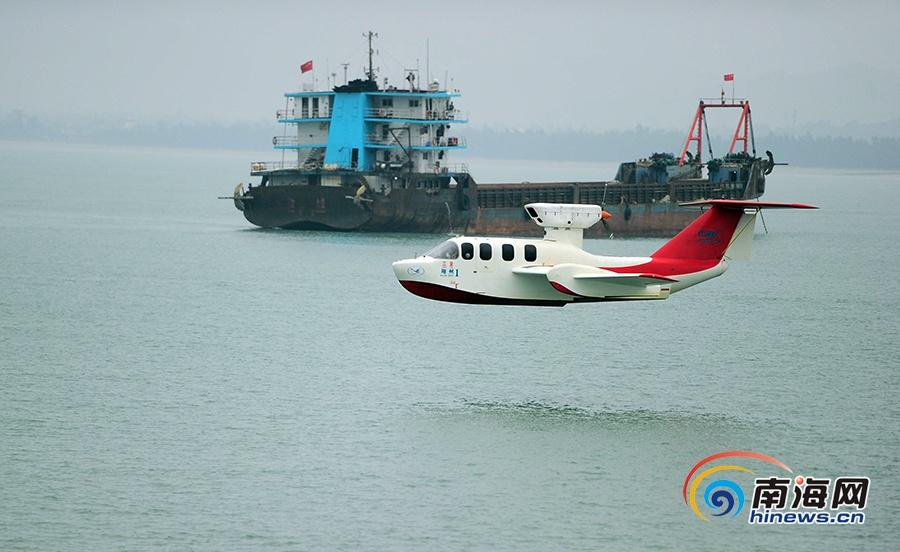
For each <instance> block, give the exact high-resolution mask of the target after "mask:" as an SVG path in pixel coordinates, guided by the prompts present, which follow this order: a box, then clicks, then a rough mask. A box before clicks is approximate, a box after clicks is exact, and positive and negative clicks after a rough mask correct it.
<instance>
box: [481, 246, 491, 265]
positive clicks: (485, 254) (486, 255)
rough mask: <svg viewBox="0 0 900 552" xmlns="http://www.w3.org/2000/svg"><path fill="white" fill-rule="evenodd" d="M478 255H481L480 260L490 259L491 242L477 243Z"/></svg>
mask: <svg viewBox="0 0 900 552" xmlns="http://www.w3.org/2000/svg"><path fill="white" fill-rule="evenodd" d="M478 256H479V257H481V260H482V261H490V260H491V244H489V243H482V244H479V245H478Z"/></svg>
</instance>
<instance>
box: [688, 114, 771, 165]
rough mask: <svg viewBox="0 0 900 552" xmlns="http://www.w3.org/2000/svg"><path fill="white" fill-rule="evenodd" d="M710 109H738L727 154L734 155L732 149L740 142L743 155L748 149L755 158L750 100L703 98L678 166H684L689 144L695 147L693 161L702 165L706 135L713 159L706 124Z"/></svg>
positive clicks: (711, 155) (689, 147)
mask: <svg viewBox="0 0 900 552" xmlns="http://www.w3.org/2000/svg"><path fill="white" fill-rule="evenodd" d="M712 108H724V109H740V110H741V116H740V118H739V119H738V124H737V127H736V128H735V129H734V135H733V136H732V138H731V145H730V146H729V147H728V153H730V154H731V153H734V148H735V146H736V145H737V143H738V142H741V145H742V146H741V147H742V151H743V153H748V149H749V150H751V151H752V153H753V157H756V140H755V138H754V136H753V119H752V117H751V115H750V100H747V99H737V100H734V99H732V100H726V99H724V98H722V99H721V100H716V99H715V98H705V99H701V100H700V104H699V105H698V106H697V112H696V113H695V114H694V121H693V122H692V123H691V130H690V132H689V133H688V137H687V140H686V141H685V142H684V148H682V150H681V158H680V159H679V161H678V164H679V165H681V166H684V163H685V161H686V160H687V161H688V162H690V159H688V155H689V154H690V151H689V150H690V149H691V142H695V143H696V145H697V150H696V153H695V154H694V160H695V161H696V162H697V163H701V164H702V163H703V134H704V132H705V133H706V142H707V147H708V149H709V156H710V158H712V157H713V153H712V143H711V141H710V139H709V127H708V126H707V124H706V110H707V109H712Z"/></svg>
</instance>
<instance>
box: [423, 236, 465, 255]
mask: <svg viewBox="0 0 900 552" xmlns="http://www.w3.org/2000/svg"><path fill="white" fill-rule="evenodd" d="M425 256H426V257H431V258H433V259H458V258H459V247H458V246H457V245H456V242H455V241H453V240H447V241H445V242H444V243H442V244H440V245H438V246H436V247H433V248H431V249H429V250H428V252H426V253H425Z"/></svg>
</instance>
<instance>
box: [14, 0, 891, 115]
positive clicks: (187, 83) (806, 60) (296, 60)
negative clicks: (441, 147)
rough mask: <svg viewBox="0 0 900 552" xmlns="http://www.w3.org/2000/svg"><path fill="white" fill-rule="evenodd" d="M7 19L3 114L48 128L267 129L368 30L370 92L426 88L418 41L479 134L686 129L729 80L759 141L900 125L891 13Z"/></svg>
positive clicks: (555, 10) (123, 11) (155, 9)
mask: <svg viewBox="0 0 900 552" xmlns="http://www.w3.org/2000/svg"><path fill="white" fill-rule="evenodd" d="M523 7H527V9H523ZM2 11H3V13H4V17H2V18H0V44H2V45H3V46H2V47H3V50H4V51H5V52H8V53H11V54H12V55H6V56H3V57H2V58H0V74H3V75H4V79H3V80H4V86H3V87H0V111H13V110H23V111H25V112H28V113H34V114H37V115H41V116H45V117H62V118H81V119H89V118H115V119H121V120H122V121H123V122H127V121H164V122H185V123H197V122H216V123H225V124H228V123H238V122H255V121H264V120H273V117H274V112H275V110H276V109H278V108H279V107H283V101H284V98H283V96H282V94H283V93H284V92H286V91H290V90H296V89H299V88H300V86H301V82H309V81H310V80H311V76H309V75H307V76H306V77H303V78H302V79H301V76H300V74H299V67H300V64H301V63H303V62H304V61H307V60H309V59H311V60H313V61H314V64H315V67H316V71H315V77H316V78H317V79H318V86H319V87H320V88H324V87H325V86H326V79H327V76H328V74H329V73H335V74H337V80H338V82H342V81H343V69H342V68H341V66H340V64H341V63H342V62H347V63H350V64H351V65H350V67H349V70H348V74H349V77H350V78H355V77H360V76H361V75H362V68H363V66H364V64H365V56H366V42H365V38H364V37H363V36H362V35H363V32H364V31H367V30H369V29H371V30H374V31H377V32H378V33H379V38H378V39H377V41H376V44H375V47H376V48H377V50H378V55H377V56H376V61H375V65H376V66H377V67H378V68H379V70H378V76H379V81H380V82H381V81H382V79H383V78H384V77H388V78H389V79H390V81H391V83H392V84H395V85H397V86H401V85H404V84H405V81H403V80H402V79H403V76H404V71H403V70H404V68H411V67H415V66H416V65H417V59H418V65H419V67H420V68H421V71H422V74H423V77H424V74H425V72H426V47H425V45H426V40H427V41H428V43H429V44H430V55H429V56H428V57H429V60H428V65H429V66H430V70H431V71H430V72H431V77H432V79H439V80H441V81H442V82H443V81H444V79H445V75H449V77H450V79H452V81H451V82H452V86H453V87H458V88H460V89H461V91H462V92H463V98H462V99H461V100H460V101H459V107H460V108H461V109H462V110H463V111H467V112H469V114H470V117H471V120H472V124H473V125H476V126H479V127H487V128H508V129H528V128H530V129H533V128H542V129H547V130H580V131H591V132H600V131H604V130H609V129H627V128H634V127H635V126H636V125H643V126H647V127H651V128H666V129H678V130H684V129H686V126H687V125H689V123H690V118H691V116H692V115H693V109H694V106H695V102H696V100H697V98H698V97H701V96H703V97H710V96H718V94H719V91H720V87H722V86H723V83H722V75H723V74H724V73H735V75H736V79H735V81H736V93H737V96H739V97H742V96H746V97H749V98H750V99H751V102H752V104H753V107H754V113H755V114H756V117H754V122H756V123H757V124H758V125H760V124H761V125H765V126H767V127H769V128H775V129H785V130H790V129H792V128H794V127H795V126H809V125H814V124H821V123H823V122H824V123H827V124H829V125H834V126H841V125H847V124H853V123H863V124H866V123H870V124H871V123H880V122H884V121H891V120H900V102H897V101H896V98H897V97H900V59H898V57H897V55H896V53H897V52H896V47H895V46H893V45H892V42H891V41H892V36H893V34H894V32H895V31H896V28H898V27H900V4H897V3H895V2H893V3H892V2H886V1H875V2H865V3H855V4H851V3H828V4H824V5H819V4H818V3H814V2H793V3H775V2H756V3H753V5H752V6H748V5H747V4H742V3H738V2H716V3H708V2H687V3H679V4H677V5H675V4H670V3H664V2H645V3H641V4H634V3H625V2H610V3H604V4H602V5H601V4H600V3H592V2H563V3H554V4H547V3H530V2H496V3H476V2H469V1H461V2H455V3H452V4H440V5H438V4H429V5H421V4H419V3H414V2H397V3H392V4H390V5H389V6H383V7H379V8H377V9H375V8H373V7H372V6H371V4H357V3H349V4H344V5H328V6H325V5H322V4H309V5H303V4H297V3H287V2H271V3H251V2H235V3H228V4H227V5H221V4H216V3H207V2H197V3H192V4H189V5H182V4H180V3H174V2H167V1H163V2H157V3H153V4H125V5H123V4H117V3H112V2H79V3H71V4H70V3H62V2H30V3H20V4H8V5H6V6H4V8H3V9H2ZM725 90H726V92H727V93H728V94H730V93H731V91H730V87H729V86H727V85H726V86H725ZM710 122H711V125H713V127H715V125H716V124H717V122H716V120H715V119H714V118H712V117H711V121H710ZM731 124H732V123H731V122H730V120H729V122H728V123H727V124H725V127H728V126H730V125H731ZM725 127H723V130H724V128H725ZM711 131H713V132H716V129H715V128H711Z"/></svg>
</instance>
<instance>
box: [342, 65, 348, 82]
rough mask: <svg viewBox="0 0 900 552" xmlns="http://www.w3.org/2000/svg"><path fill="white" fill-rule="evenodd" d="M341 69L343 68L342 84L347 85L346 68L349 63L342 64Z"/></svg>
mask: <svg viewBox="0 0 900 552" xmlns="http://www.w3.org/2000/svg"><path fill="white" fill-rule="evenodd" d="M341 67H343V68H344V84H347V67H350V64H349V63H342V64H341Z"/></svg>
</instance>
